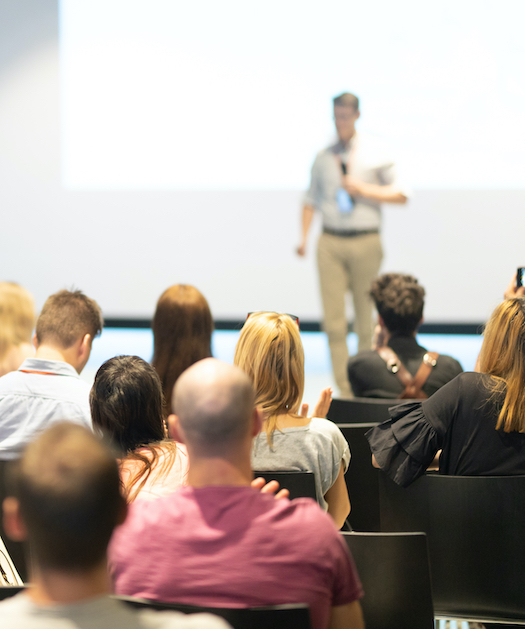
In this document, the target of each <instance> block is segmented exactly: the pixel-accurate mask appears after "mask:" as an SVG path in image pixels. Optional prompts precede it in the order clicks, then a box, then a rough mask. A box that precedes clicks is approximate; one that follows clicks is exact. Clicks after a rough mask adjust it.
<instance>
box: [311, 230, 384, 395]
mask: <svg viewBox="0 0 525 629" xmlns="http://www.w3.org/2000/svg"><path fill="white" fill-rule="evenodd" d="M382 259H383V249H382V247H381V240H380V238H379V234H364V235H363V236H350V237H347V236H333V235H332V234H321V236H320V238H319V243H318V246H317V264H318V267H319V283H320V288H321V300H322V304H323V314H324V321H323V329H324V331H325V332H326V334H327V335H328V343H329V345H330V354H331V356H332V369H333V372H334V378H335V381H336V384H337V386H338V388H339V391H340V393H341V396H343V397H349V396H350V395H351V389H350V385H349V383H348V376H347V373H346V365H347V362H348V357H349V355H348V346H347V344H346V337H347V334H348V323H347V319H346V308H345V294H346V293H347V292H348V291H351V293H352V297H353V302H354V313H355V321H354V332H356V334H357V335H358V338H359V346H358V349H359V351H361V350H365V349H370V348H371V346H372V333H373V324H372V309H373V304H372V299H371V297H370V285H371V283H372V281H373V280H374V279H375V278H376V277H377V275H378V273H379V267H380V266H381V260H382Z"/></svg>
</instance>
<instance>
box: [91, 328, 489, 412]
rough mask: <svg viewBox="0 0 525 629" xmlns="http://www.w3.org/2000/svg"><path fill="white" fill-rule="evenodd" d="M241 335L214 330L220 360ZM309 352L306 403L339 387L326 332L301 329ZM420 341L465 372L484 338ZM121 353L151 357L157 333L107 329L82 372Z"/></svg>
mask: <svg viewBox="0 0 525 629" xmlns="http://www.w3.org/2000/svg"><path fill="white" fill-rule="evenodd" d="M238 337H239V332H238V331H224V330H217V331H215V332H214V333H213V339H212V351H213V355H214V356H215V357H216V358H219V359H220V360H224V361H225V362H228V363H231V362H233V355H234V352H235V344H236V343H237V339H238ZM301 338H302V341H303V345H304V352H305V359H306V360H305V372H306V379H305V393H304V402H307V403H308V404H310V405H313V404H315V401H316V400H317V397H318V395H319V392H320V391H321V389H323V388H324V387H328V386H331V387H332V388H333V389H334V397H336V396H337V390H336V387H335V384H334V381H333V378H332V374H331V370H330V353H329V350H328V341H327V339H326V336H325V335H324V334H323V333H322V332H301ZM418 341H419V343H420V344H421V345H423V346H425V347H427V348H428V349H430V350H432V351H435V352H439V353H440V354H449V355H451V356H453V357H454V358H457V359H458V360H459V361H460V363H461V365H462V366H463V369H464V370H465V371H472V370H473V369H474V365H475V363H476V358H477V356H478V353H479V350H480V348H481V343H482V337H481V336H479V335H462V334H420V335H418ZM348 347H349V350H350V353H355V352H356V350H357V338H356V336H355V334H349V335H348ZM118 354H134V355H137V356H140V357H141V358H144V360H147V361H149V360H151V357H152V354H153V336H152V333H151V330H148V329H126V328H124V329H121V328H106V329H105V330H104V331H103V332H102V336H101V337H100V338H98V339H95V341H94V343H93V350H92V352H91V357H90V359H89V362H88V364H87V365H86V367H85V368H84V371H83V372H82V378H83V379H84V380H86V381H87V382H89V383H92V382H93V379H94V377H95V373H96V372H97V369H98V368H99V367H100V365H101V364H102V363H103V362H104V361H106V360H107V359H108V358H111V357H112V356H117V355H118Z"/></svg>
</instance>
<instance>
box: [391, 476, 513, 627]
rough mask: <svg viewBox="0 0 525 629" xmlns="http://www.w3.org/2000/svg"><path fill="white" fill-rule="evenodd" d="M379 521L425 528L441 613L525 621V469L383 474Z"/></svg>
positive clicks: (393, 528) (396, 527)
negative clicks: (398, 478) (522, 472)
mask: <svg viewBox="0 0 525 629" xmlns="http://www.w3.org/2000/svg"><path fill="white" fill-rule="evenodd" d="M379 487H380V506H381V528H382V529H383V530H389V531H400V530H404V531H415V530H419V531H425V532H426V533H427V536H428V546H429V555H430V568H431V574H432V584H433V593H434V608H435V610H436V614H438V615H441V616H449V617H458V618H470V619H477V620H480V621H485V622H498V621H507V622H510V621H514V622H515V623H516V621H517V620H520V621H521V622H518V623H517V624H525V620H524V619H525V562H524V560H523V558H524V557H525V534H524V530H525V499H524V497H525V476H475V477H472V476H441V475H439V474H427V475H425V476H423V477H422V478H420V479H418V480H417V481H415V483H413V484H412V485H411V486H410V487H408V488H402V487H399V486H398V485H396V484H395V483H393V482H392V481H391V480H390V479H389V478H387V477H386V476H385V475H384V474H382V473H381V474H380V478H379Z"/></svg>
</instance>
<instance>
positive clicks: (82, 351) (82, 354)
mask: <svg viewBox="0 0 525 629" xmlns="http://www.w3.org/2000/svg"><path fill="white" fill-rule="evenodd" d="M92 343H93V339H92V338H91V334H84V336H83V338H82V340H81V341H80V345H79V347H78V356H79V358H81V359H82V361H84V360H85V361H86V362H87V361H88V359H89V355H90V354H91V345H92Z"/></svg>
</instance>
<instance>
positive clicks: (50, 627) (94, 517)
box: [0, 422, 228, 629]
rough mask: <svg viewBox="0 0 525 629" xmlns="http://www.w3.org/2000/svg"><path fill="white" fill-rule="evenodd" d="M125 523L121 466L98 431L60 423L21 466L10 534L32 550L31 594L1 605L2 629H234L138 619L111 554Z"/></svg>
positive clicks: (209, 620) (157, 617)
mask: <svg viewBox="0 0 525 629" xmlns="http://www.w3.org/2000/svg"><path fill="white" fill-rule="evenodd" d="M125 517H126V504H125V502H124V500H123V498H122V496H121V494H120V483H119V476H118V470H117V466H116V463H115V459H114V458H113V457H112V455H111V453H110V452H109V451H108V450H107V449H106V448H105V447H104V446H103V445H102V444H101V443H100V442H99V440H98V439H97V438H96V437H95V436H94V435H93V433H92V432H91V431H88V430H87V429H86V428H83V427H82V426H79V425H76V424H73V423H66V422H62V423H56V424H54V425H53V426H52V427H51V428H50V429H49V430H47V431H46V432H44V433H42V434H41V435H40V436H39V437H38V438H37V439H36V440H35V441H33V442H32V443H31V444H30V445H29V446H28V448H27V449H26V451H25V453H24V455H23V457H22V459H21V460H19V461H17V463H16V466H15V468H14V473H13V476H12V479H11V487H10V492H9V497H8V498H6V500H5V501H4V519H5V527H6V529H7V531H8V532H9V534H10V535H11V536H12V537H13V538H15V539H17V540H19V541H20V540H22V541H27V542H29V543H30V545H31V556H32V559H33V561H34V563H33V565H32V567H31V587H30V588H28V589H27V590H25V591H24V592H23V593H21V594H18V595H16V596H15V597H13V598H11V599H8V600H6V601H3V602H2V603H0V618H2V628H3V629H56V628H58V627H64V628H66V627H67V628H68V629H75V628H76V629H87V628H88V627H97V629H119V628H122V629H140V628H143V629H146V628H147V627H149V628H152V627H157V628H158V629H161V628H166V629H167V628H169V629H199V628H202V629H227V627H228V625H227V624H226V623H225V622H224V621H223V620H221V619H219V618H216V617H214V616H210V615H204V614H199V615H196V616H184V615H183V614H180V613H176V612H166V613H162V614H157V613H156V612H154V611H151V610H146V611H142V612H139V613H136V612H134V611H132V610H131V609H129V608H128V607H127V606H125V604H124V603H121V602H120V601H117V600H115V599H112V598H110V597H109V596H108V594H109V593H110V582H109V579H108V574H107V558H106V549H107V544H108V541H109V539H110V537H111V534H112V532H113V529H114V527H115V526H116V525H117V524H119V523H121V522H123V521H124V518H125Z"/></svg>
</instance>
